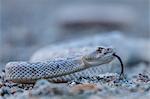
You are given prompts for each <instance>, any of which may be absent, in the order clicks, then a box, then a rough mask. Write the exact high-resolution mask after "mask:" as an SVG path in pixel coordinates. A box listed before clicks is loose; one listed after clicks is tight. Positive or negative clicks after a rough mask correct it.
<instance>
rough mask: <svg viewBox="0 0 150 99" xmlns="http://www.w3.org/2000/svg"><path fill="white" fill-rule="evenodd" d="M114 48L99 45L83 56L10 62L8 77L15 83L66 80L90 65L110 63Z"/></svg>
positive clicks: (78, 75)
mask: <svg viewBox="0 0 150 99" xmlns="http://www.w3.org/2000/svg"><path fill="white" fill-rule="evenodd" d="M114 53H115V52H114V51H113V49H112V48H103V47H99V48H98V49H95V51H93V52H90V53H89V54H87V55H83V56H76V57H75V56H74V57H72V58H63V59H55V60H52V59H51V60H47V61H42V62H33V63H31V62H9V63H8V64H6V67H5V71H6V79H7V80H11V81H13V82H15V83H35V82H36V81H37V80H38V79H48V80H49V81H51V82H66V81H69V80H72V79H74V78H77V77H80V76H82V75H80V74H76V72H79V71H82V70H85V69H88V68H90V67H95V66H99V65H102V64H108V63H110V62H111V61H112V60H113V59H114V56H113V54H114Z"/></svg>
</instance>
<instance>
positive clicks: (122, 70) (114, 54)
mask: <svg viewBox="0 0 150 99" xmlns="http://www.w3.org/2000/svg"><path fill="white" fill-rule="evenodd" d="M113 56H115V57H116V58H117V59H118V60H119V62H120V65H121V72H120V77H122V76H124V65H123V62H122V60H121V58H120V57H119V56H118V55H116V53H113Z"/></svg>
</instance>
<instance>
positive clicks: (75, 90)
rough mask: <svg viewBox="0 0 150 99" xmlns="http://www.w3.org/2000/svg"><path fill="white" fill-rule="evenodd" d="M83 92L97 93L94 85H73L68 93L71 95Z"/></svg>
mask: <svg viewBox="0 0 150 99" xmlns="http://www.w3.org/2000/svg"><path fill="white" fill-rule="evenodd" d="M83 91H94V92H96V91H98V87H97V86H96V85H95V84H90V83H87V84H78V85H75V86H73V87H72V88H71V90H70V92H71V93H81V92H83Z"/></svg>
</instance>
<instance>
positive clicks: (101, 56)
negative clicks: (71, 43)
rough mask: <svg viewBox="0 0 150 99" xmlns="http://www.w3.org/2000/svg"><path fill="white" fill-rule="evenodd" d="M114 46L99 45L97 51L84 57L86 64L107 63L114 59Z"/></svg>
mask: <svg viewBox="0 0 150 99" xmlns="http://www.w3.org/2000/svg"><path fill="white" fill-rule="evenodd" d="M114 53H115V52H114V51H113V49H112V48H104V47H98V48H97V49H96V50H95V51H93V52H91V53H90V54H88V55H86V56H84V57H83V59H84V62H86V63H85V64H88V65H92V66H95V65H96V66H97V65H101V64H106V63H109V62H111V61H112V60H113V59H114V56H113V54H114Z"/></svg>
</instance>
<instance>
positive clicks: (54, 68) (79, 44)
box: [5, 34, 150, 83]
mask: <svg viewBox="0 0 150 99" xmlns="http://www.w3.org/2000/svg"><path fill="white" fill-rule="evenodd" d="M99 45H102V46H110V45H112V46H113V47H114V48H116V50H115V52H117V53H118V54H119V56H121V58H122V59H123V61H124V64H127V63H128V62H130V61H131V62H132V61H135V60H138V61H139V60H140V61H148V62H149V60H150V57H149V56H150V55H149V53H148V50H147V49H149V48H150V46H149V40H148V41H146V40H132V39H127V38H125V37H124V36H122V35H120V34H119V35H118V34H117V35H116V34H115V35H114V34H112V35H104V36H101V35H96V36H93V37H92V36H91V37H86V38H83V39H82V40H74V41H73V42H64V43H61V44H57V46H56V45H52V46H49V47H46V48H43V49H41V50H39V51H37V52H36V53H35V54H34V55H33V56H32V57H31V60H30V61H29V62H10V63H8V64H7V65H6V68H5V71H6V78H7V79H8V80H11V81H14V82H17V83H34V82H35V81H36V80H38V79H42V78H44V79H47V80H49V81H52V82H66V81H69V80H72V79H75V78H78V77H81V76H91V75H92V76H93V75H98V74H100V73H104V72H110V71H111V72H112V70H113V69H114V68H111V67H112V66H108V65H107V64H108V63H109V62H110V61H111V60H109V59H112V58H109V57H108V58H106V59H105V60H100V61H98V62H104V63H101V64H99V65H97V66H93V65H92V64H91V65H90V66H88V65H87V64H83V60H82V57H83V56H86V55H88V54H89V52H91V50H92V51H93V48H95V47H96V46H99ZM133 45H134V46H133ZM104 49H105V48H104ZM143 49H145V51H144V52H143ZM102 56H103V55H102ZM110 56H111V57H112V55H110ZM133 59H134V60H133ZM106 60H107V61H106ZM103 64H105V65H103ZM100 65H103V66H100ZM106 65H107V66H106ZM87 66H88V69H87ZM115 66H116V65H115ZM89 67H90V68H89ZM115 69H116V68H115Z"/></svg>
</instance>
